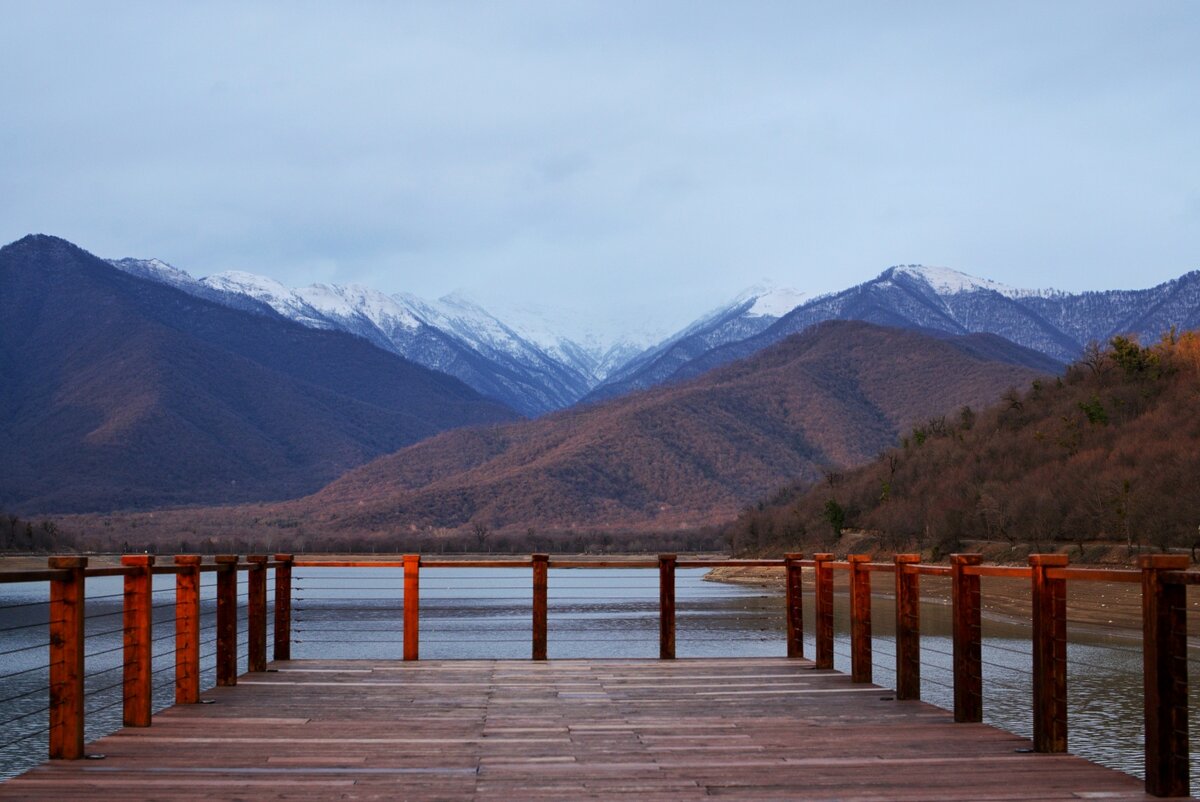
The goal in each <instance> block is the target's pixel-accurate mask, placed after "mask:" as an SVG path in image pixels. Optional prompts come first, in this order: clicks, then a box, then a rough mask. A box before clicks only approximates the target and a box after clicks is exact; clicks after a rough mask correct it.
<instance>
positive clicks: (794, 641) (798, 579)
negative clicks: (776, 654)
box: [784, 554, 804, 657]
mask: <svg viewBox="0 0 1200 802" xmlns="http://www.w3.org/2000/svg"><path fill="white" fill-rule="evenodd" d="M802 559H803V555H802V554H789V555H787V557H786V558H785V561H786V563H787V584H786V587H787V597H786V599H785V600H784V604H785V606H786V609H787V656H788V657H803V656H804V592H803V591H804V585H803V578H804V574H803V571H801V568H800V561H801V560H802Z"/></svg>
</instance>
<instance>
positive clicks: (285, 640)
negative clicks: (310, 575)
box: [274, 554, 295, 660]
mask: <svg viewBox="0 0 1200 802" xmlns="http://www.w3.org/2000/svg"><path fill="white" fill-rule="evenodd" d="M294 560H295V557H294V556H293V555H291V554H276V555H275V562H276V563H278V565H276V566H275V654H274V659H275V660H291V659H292V562H293V561H294Z"/></svg>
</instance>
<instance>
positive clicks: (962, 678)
mask: <svg viewBox="0 0 1200 802" xmlns="http://www.w3.org/2000/svg"><path fill="white" fill-rule="evenodd" d="M981 562H983V558H982V557H980V556H979V555H978V554H951V555H950V569H951V581H952V585H951V591H950V595H951V603H952V606H953V608H954V649H953V651H954V720H955V721H959V722H972V721H983V642H982V637H981V621H980V609H979V577H978V576H976V575H974V574H968V573H966V571H964V570H963V569H964V568H966V567H967V566H968V565H979V564H980V563H981Z"/></svg>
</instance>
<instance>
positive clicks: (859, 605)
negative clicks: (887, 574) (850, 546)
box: [846, 554, 872, 682]
mask: <svg viewBox="0 0 1200 802" xmlns="http://www.w3.org/2000/svg"><path fill="white" fill-rule="evenodd" d="M870 559H871V558H870V556H869V555H867V554H851V555H849V556H848V557H847V558H846V561H847V562H848V563H849V564H850V677H851V678H852V679H853V680H854V681H855V682H870V681H871V668H872V666H871V663H872V660H871V572H870V571H868V570H866V567H865V566H866V565H867V563H868V562H869V561H870Z"/></svg>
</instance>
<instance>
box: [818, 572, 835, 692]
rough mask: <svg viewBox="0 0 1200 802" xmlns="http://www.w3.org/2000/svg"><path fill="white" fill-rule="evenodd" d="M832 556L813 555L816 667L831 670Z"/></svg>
mask: <svg viewBox="0 0 1200 802" xmlns="http://www.w3.org/2000/svg"><path fill="white" fill-rule="evenodd" d="M832 559H833V555H832V554H825V553H822V554H814V555H813V562H814V582H815V584H816V589H815V591H814V596H815V602H814V603H815V607H816V630H817V631H816V639H817V646H816V651H817V654H816V666H817V668H822V669H824V668H833V571H832V570H831V569H830V567H829V566H830V561H831V560H832Z"/></svg>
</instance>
